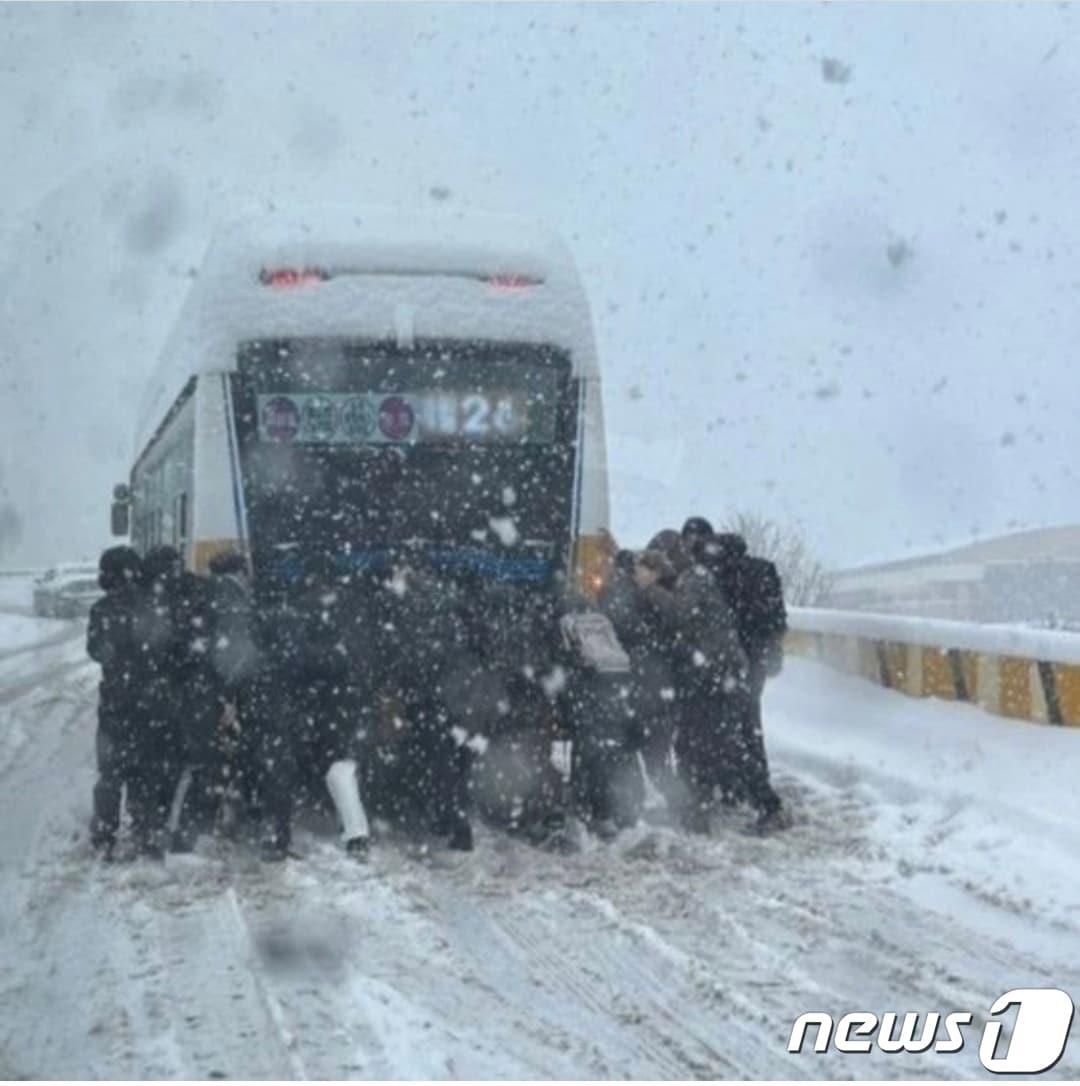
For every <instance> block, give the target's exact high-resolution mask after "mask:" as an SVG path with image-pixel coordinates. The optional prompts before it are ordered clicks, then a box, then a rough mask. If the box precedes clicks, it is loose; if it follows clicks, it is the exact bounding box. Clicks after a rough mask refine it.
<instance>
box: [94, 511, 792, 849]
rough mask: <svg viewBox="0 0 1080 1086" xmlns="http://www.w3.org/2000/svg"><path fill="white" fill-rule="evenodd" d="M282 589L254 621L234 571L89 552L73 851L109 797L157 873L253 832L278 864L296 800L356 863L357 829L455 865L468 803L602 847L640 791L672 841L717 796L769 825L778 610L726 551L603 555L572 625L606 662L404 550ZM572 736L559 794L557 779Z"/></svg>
mask: <svg viewBox="0 0 1080 1086" xmlns="http://www.w3.org/2000/svg"><path fill="white" fill-rule="evenodd" d="M294 572H295V575H294V576H292V577H290V578H288V579H286V581H285V582H283V583H282V585H281V587H280V590H279V591H276V592H274V593H272V594H267V593H265V592H264V593H263V594H262V595H261V596H260V598H259V600H258V604H257V605H256V602H255V599H254V597H253V593H252V585H251V583H250V578H249V575H248V564H247V561H246V559H245V558H243V557H242V556H241V555H239V554H236V553H232V552H229V553H222V554H219V555H217V556H216V557H215V558H214V559H213V560H212V561H211V562H210V566H209V573H208V575H207V576H198V575H196V574H194V573H192V572H190V571H188V570H187V569H185V568H184V565H183V562H182V560H181V557H180V555H179V554H178V553H177V551H176V550H175V549H173V548H171V547H167V546H159V547H155V548H153V549H151V550H150V551H148V552H147V553H146V554H145V555H142V556H140V555H139V554H138V553H136V551H134V550H133V549H132V548H130V547H126V546H120V547H112V548H109V549H108V550H107V551H105V553H104V554H103V555H102V558H101V562H100V575H99V579H100V583H101V587H102V588H103V590H104V595H103V597H102V598H101V599H100V600H99V601H98V602H97V603H96V604H95V605H94V607H93V609H92V611H91V614H90V621H89V625H88V629H87V648H88V652H89V655H90V656H91V657H92V658H93V659H94V660H96V661H98V663H99V664H100V665H101V669H102V681H101V685H100V691H99V710H98V732H97V761H98V778H97V782H96V784H95V787H94V795H93V816H92V820H91V827H90V837H91V842H92V844H93V846H94V848H95V849H97V850H99V851H100V853H101V854H102V855H103V856H105V857H111V856H113V855H114V851H115V849H116V847H117V841H118V838H119V834H120V826H121V808H122V804H123V802H124V796H126V804H127V811H128V816H129V821H130V827H131V831H130V842H131V846H132V849H133V851H134V852H135V853H136V854H139V855H144V856H149V857H155V858H160V857H163V856H164V855H165V853H166V852H167V851H170V850H172V851H189V850H191V849H192V848H194V846H195V844H196V841H197V839H198V837H199V836H200V835H202V834H210V833H221V832H229V833H241V832H248V833H250V834H251V836H252V838H253V840H254V841H255V842H256V844H257V847H258V849H259V851H260V855H261V856H262V857H263V859H265V860H281V859H284V858H285V857H286V856H288V855H289V854H290V848H291V843H292V825H293V820H294V814H295V812H296V811H297V810H298V809H299V808H301V807H303V806H307V805H312V806H323V807H326V808H327V809H328V810H329V811H330V812H332V813H333V814H334V815H335V816H336V818H337V821H338V824H339V827H340V828H341V832H342V841H343V844H344V848H345V849H346V850H347V852H349V853H350V854H352V855H354V856H357V857H360V858H362V857H364V856H365V855H366V854H367V851H368V848H369V843H370V837H371V832H372V831H371V826H372V822H373V820H375V819H377V820H378V821H379V822H380V823H382V822H386V823H389V824H393V825H396V826H399V827H402V828H404V830H405V831H406V832H408V833H409V834H411V835H420V836H424V837H427V836H430V835H436V836H441V837H443V838H445V840H446V843H447V845H448V846H449V847H450V848H453V849H459V850H463V851H468V850H471V848H472V847H473V829H472V818H473V812H474V810H475V809H479V810H480V811H481V813H483V814H484V815H485V816H487V817H489V818H491V819H494V820H497V821H500V822H501V823H502V824H503V825H505V826H507V827H508V828H510V829H511V830H515V829H525V830H527V831H535V830H536V828H537V827H541V828H542V829H543V830H545V831H546V830H548V829H550V828H551V827H552V826H558V825H560V824H562V822H563V821H564V819H565V817H566V816H567V815H576V816H578V817H580V818H582V819H583V820H584V821H585V823H586V824H587V825H588V826H590V827H591V828H592V829H594V830H595V831H596V832H597V833H599V834H601V835H609V834H611V833H614V832H617V830H618V828H619V826H626V825H631V824H633V823H634V822H636V821H637V819H638V818H639V817H640V814H641V811H642V806H643V804H644V802H645V798H646V793H647V789H648V783H651V785H652V787H653V789H654V790H655V791H656V792H657V793H658V794H659V795H660V796H662V797H663V799H664V800H665V801H666V805H667V807H668V808H669V810H670V811H671V812H672V813H673V815H674V816H675V817H676V818H677V819H678V820H679V822H680V823H681V824H682V825H683V826H684V827H685V828H686V829H688V830H690V831H694V832H707V831H708V826H709V818H710V814H711V812H712V809H713V806H714V804H715V803H717V802H720V803H726V804H737V803H743V802H745V803H748V804H750V805H751V806H752V807H753V808H754V809H755V810H756V811H757V813H758V822H757V825H759V826H760V827H761V828H763V829H767V828H775V827H778V826H781V825H782V824H783V822H784V813H783V811H782V806H781V802H780V799H779V797H778V796H777V794H776V792H775V791H774V790H773V788H772V786H771V784H770V781H769V773H768V765H767V760H766V756H765V748H764V743H763V739H762V729H761V695H762V691H763V688H764V684H765V680H766V679H767V678H768V676H770V675H772V674H775V673H776V672H777V671H778V670H779V666H780V659H781V651H782V650H781V640H782V637H783V633H784V630H785V614H784V605H783V596H782V592H781V585H780V581H779V578H778V576H777V574H776V570H775V568H774V567H773V565H772V564H771V563H769V562H767V561H765V560H763V559H759V558H754V557H751V556H749V555H748V554H747V553H746V546H745V543H744V542H743V541H742V540H741V538H740V537H738V536H733V535H724V534H717V533H714V532H713V530H712V528H711V527H710V525H709V524H708V522H707V521H705V520H704V519H702V518H691V519H690V520H688V521H687V522H686V524H685V525H684V527H683V529H682V531H681V532H678V531H674V530H667V531H663V532H660V533H659V534H658V535H657V536H656V537H655V538H654V539H653V540H652V541H651V542H650V544H649V545H648V547H647V548H645V550H643V551H642V552H640V553H635V552H630V551H619V552H618V553H617V554H614V555H613V561H612V568H611V570H610V577H609V578H608V579H607V584H606V587H605V589H604V591H603V593H602V595H601V597H600V599H599V600H598V601H595V602H594V603H593V604H591V605H590V608H589V609H590V612H591V613H590V616H589V617H590V618H591V619H594V620H596V621H597V622H599V623H601V624H602V625H603V626H604V627H605V628H606V629H607V630H608V631H609V632H610V634H611V635H612V640H613V643H614V644H615V658H616V659H617V661H618V664H617V666H614V667H597V665H596V663H595V660H593V661H591V662H590V659H589V658H588V654H586V655H585V656H584V657H583V656H582V654H581V653H580V652H578V651H576V649H575V647H574V646H573V645H572V644H571V643H570V641H569V640H568V639H567V637H566V636H565V631H566V629H567V626H566V623H565V622H560V618H561V617H563V618H565V615H566V613H567V612H568V611H570V610H573V611H576V612H580V611H581V610H582V609H583V607H584V604H583V601H582V600H575V601H574V602H573V604H572V605H571V604H569V603H567V604H560V603H559V602H558V601H557V600H555V599H554V598H553V597H550V596H545V595H544V594H538V593H533V594H532V595H531V596H529V597H528V599H529V600H530V602H529V604H528V606H523V605H522V600H523V599H526V596H524V595H523V594H522V593H521V592H520V591H516V590H515V589H516V588H517V586H506V585H497V584H490V583H485V582H484V581H483V579H482V578H481V577H480V576H479V575H476V574H471V575H465V574H460V573H458V574H449V573H446V572H445V571H437V570H435V569H434V568H431V567H430V566H425V564H424V561H423V559H422V558H421V557H420V556H419V555H416V554H412V553H409V552H408V551H405V550H403V551H401V552H399V553H397V554H395V555H393V556H391V557H389V558H388V561H387V563H386V564H385V565H383V566H378V567H373V568H366V569H364V568H357V567H356V566H351V567H346V566H343V565H342V563H341V561H340V558H338V557H334V556H330V555H323V556H318V555H316V556H311V557H309V558H308V559H307V560H306V561H305V562H304V563H303V564H302V566H301V568H299V569H298V570H296V571H294ZM560 612H562V615H560ZM560 630H561V631H562V635H561V636H560ZM567 739H568V740H570V743H571V748H570V749H571V750H572V752H573V757H572V762H571V772H570V788H569V789H567V788H566V787H564V786H563V785H564V784H565V780H564V777H563V775H562V773H560V772H559V771H558V770H557V769H556V768H555V767H554V765H553V762H552V748H553V744H554V743H555V742H557V741H559V740H567ZM647 782H648V783H647Z"/></svg>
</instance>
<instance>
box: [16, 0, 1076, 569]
mask: <svg viewBox="0 0 1080 1086" xmlns="http://www.w3.org/2000/svg"><path fill="white" fill-rule="evenodd" d="M1077 19H1078V13H1077V11H1076V10H1075V9H1073V8H1069V7H1066V6H1064V5H1039V6H1030V7H1026V6H1018V5H1014V6H1004V5H961V4H957V5H929V4H927V5H899V4H897V5H891V4H873V5H858V6H839V5H837V6H829V7H823V6H816V5H814V6H812V5H787V4H786V5H776V6H757V5H753V6H750V5H746V6H742V5H724V6H719V7H707V6H704V5H701V6H698V5H687V6H665V5H649V6H641V7H639V6H633V5H614V6H608V5H604V6H596V7H584V8H583V7H577V6H563V5H558V6H532V5H517V4H514V5H506V6H498V7H494V6H491V7H489V6H484V5H475V6H473V5H470V6H465V5H461V6H458V5H453V4H438V5H431V6H424V5H413V6H405V5H392V6H375V5H369V6H344V5H342V6H337V5H335V6H328V7H321V6H318V5H302V6H295V7H283V8H273V7H267V6H263V5H235V6H223V7H215V6H210V5H191V6H174V5H166V6H157V5H153V6H151V5H146V6H133V7H127V6H114V5H102V6H85V7H78V6H63V7H60V6H52V5H45V4H41V5H0V139H2V145H3V157H2V158H0V162H2V166H0V192H2V193H3V200H0V268H2V269H3V270H4V276H3V287H2V289H0V427H2V432H3V434H4V439H3V442H2V443H0V531H2V528H3V524H4V516H3V506H4V504H5V503H6V504H7V505H9V506H14V507H15V509H16V510H17V512H18V513H19V515H20V518H21V521H22V535H21V539H20V540H19V541H17V542H13V541H12V540H11V539H10V538H8V539H7V540H6V541H5V539H4V538H2V537H0V562H4V563H7V564H12V563H15V562H35V563H37V562H44V561H46V560H50V559H63V558H71V557H78V556H79V555H80V554H83V553H87V554H93V553H94V552H95V551H96V550H97V549H98V548H99V547H100V546H101V545H103V544H104V543H107V542H108V538H107V535H106V530H107V519H108V502H109V497H110V491H111V486H112V484H113V483H114V482H117V481H120V480H121V479H123V478H124V477H125V476H126V473H127V470H128V468H129V466H130V459H131V453H132V448H131V440H132V431H133V427H134V412H135V406H136V403H137V400H138V396H139V393H140V391H141V388H142V384H143V382H144V381H145V379H146V377H147V375H148V374H149V371H150V369H151V368H152V365H153V360H154V356H155V354H156V352H157V350H158V348H159V347H160V345H161V343H162V342H163V340H164V338H165V336H166V334H167V331H168V327H169V323H170V321H171V319H172V317H173V316H174V314H175V312H176V310H177V309H178V307H179V305H180V303H181V301H182V298H183V294H184V291H185V289H186V285H187V282H188V279H187V276H188V272H189V269H190V268H191V267H192V265H193V264H195V263H197V261H198V258H199V255H200V253H201V249H202V246H203V245H204V244H205V241H206V239H207V237H208V234H209V231H210V229H211V227H212V224H213V222H214V220H215V219H217V218H220V217H222V216H227V215H229V214H230V213H233V212H235V211H236V210H237V209H238V208H241V207H247V206H250V205H251V204H252V202H255V203H256V204H259V203H260V202H261V203H265V202H273V203H276V204H287V203H288V202H290V201H302V202H303V203H305V204H310V203H313V202H318V201H320V200H323V199H325V200H327V201H333V202H335V203H341V202H347V201H351V200H355V201H357V202H370V201H377V202H397V203H402V204H406V205H409V204H420V205H422V204H427V203H430V202H431V200H432V199H433V196H432V190H433V189H435V190H446V191H447V192H448V194H449V195H448V196H446V197H445V198H446V199H448V200H449V201H450V202H453V203H456V204H458V205H460V206H465V205H468V206H476V207H486V208H492V209H496V210H517V211H523V212H527V213H531V214H535V215H538V216H540V217H541V218H544V219H546V220H548V221H549V222H551V223H552V224H553V225H554V226H555V227H557V228H558V229H559V230H560V231H561V232H562V233H563V234H564V236H565V237H566V238H567V240H568V241H569V242H570V244H571V247H572V248H573V250H574V252H575V254H576V256H577V258H578V261H579V263H580V265H581V268H582V273H583V277H584V279H585V282H586V286H587V288H588V291H589V294H590V298H591V300H592V305H593V313H594V319H595V323H596V330H597V338H598V341H599V347H600V354H601V360H602V363H603V364H604V367H605V376H606V380H607V395H606V406H607V412H608V425H609V436H610V451H611V459H612V476H613V512H614V521H615V529H616V534H617V535H619V536H620V537H621V538H622V539H624V540H625V541H626V542H628V543H634V542H641V541H643V540H644V538H645V537H647V536H648V535H650V534H652V532H653V531H654V530H656V529H658V528H660V527H663V526H665V525H667V524H678V523H679V522H681V520H682V519H683V517H685V516H686V515H687V514H688V513H690V512H695V513H698V512H700V513H704V514H706V515H709V516H712V517H713V518H714V519H722V517H723V515H724V513H725V512H726V511H729V510H731V509H733V508H745V509H754V510H758V511H761V512H764V513H766V514H769V515H771V516H775V517H777V518H780V519H782V520H787V521H792V522H795V523H798V524H800V525H801V526H802V527H803V528H804V529H805V531H806V532H807V534H808V536H809V538H810V540H811V542H812V543H813V545H814V546H815V547H816V548H817V550H818V551H819V553H820V554H821V555H822V557H823V558H824V559H825V560H826V561H828V562H830V563H835V564H838V565H846V564H854V563H856V562H859V561H862V560H869V559H873V558H878V557H887V556H895V555H899V554H903V553H905V552H911V551H917V550H922V549H931V548H934V547H936V546H938V545H939V544H940V543H942V542H946V541H948V542H952V541H958V540H963V539H966V538H968V537H970V536H971V535H972V534H978V535H988V534H993V533H995V532H999V531H1006V530H1008V529H1010V528H1014V527H1020V526H1032V525H1037V524H1043V523H1062V522H1067V521H1072V520H1076V519H1077V512H1076V505H1077V502H1076V478H1075V476H1074V469H1073V466H1072V460H1073V455H1074V445H1073V438H1074V431H1075V422H1076V418H1077V407H1076V396H1075V390H1076V388H1077V381H1076V380H1075V379H1074V378H1073V368H1074V363H1073V354H1074V351H1075V350H1076V346H1075V345H1076V344H1077V343H1078V342H1080V307H1078V305H1077V302H1078V300H1080V267H1078V266H1077V239H1078V237H1080V201H1078V198H1077V192H1078V191H1080V189H1078V181H1080V177H1078V167H1080V139H1078V137H1077V123H1078V116H1080V115H1078V114H1077V112H1076V103H1077V102H1078V101H1080V40H1078V39H1077V35H1076V25H1077ZM826 58H834V59H836V60H838V61H840V62H842V64H844V65H847V66H849V67H850V69H851V70H850V78H849V79H848V81H847V82H843V83H841V82H832V81H828V80H826V79H825V78H824V77H823V66H822V62H823V60H824V59H826ZM900 243H903V244H902V245H901V244H900ZM890 245H893V246H894V249H893V255H894V258H896V257H897V255H898V253H899V254H900V255H901V256H902V259H900V260H899V263H897V264H894V263H893V262H892V261H890V259H889V255H888V250H889V247H890ZM901 250H902V252H901Z"/></svg>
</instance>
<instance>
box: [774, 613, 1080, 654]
mask: <svg viewBox="0 0 1080 1086" xmlns="http://www.w3.org/2000/svg"><path fill="white" fill-rule="evenodd" d="M788 625H789V626H790V627H791V628H792V629H793V630H801V631H804V632H806V633H822V634H838V635H841V636H845V637H866V638H872V639H874V640H878V641H898V642H902V643H904V644H907V645H931V646H936V647H937V648H942V649H968V650H970V651H973V652H984V653H988V654H990V655H992V656H1017V657H1022V658H1024V659H1028V660H1047V661H1052V662H1054V663H1059V664H1080V634H1075V633H1066V632H1064V631H1061V630H1033V629H1030V628H1028V627H1022V626H996V625H989V624H980V623H975V622H948V621H945V620H943V619H929V618H912V617H909V616H907V615H880V614H873V613H869V612H863V611H830V610H826V609H822V608H809V607H790V608H788Z"/></svg>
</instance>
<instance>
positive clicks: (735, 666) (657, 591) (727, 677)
mask: <svg viewBox="0 0 1080 1086" xmlns="http://www.w3.org/2000/svg"><path fill="white" fill-rule="evenodd" d="M642 595H643V597H644V599H645V600H646V601H647V602H648V603H649V605H650V606H651V607H652V608H653V609H654V612H655V614H656V615H657V619H658V621H659V623H660V626H661V628H662V629H664V631H665V632H666V634H667V636H668V638H669V639H670V644H671V646H672V658H673V664H674V669H675V673H676V676H677V679H678V681H679V683H680V685H681V686H682V687H683V689H684V690H685V689H686V688H687V687H689V686H701V685H703V684H705V685H716V684H719V685H721V686H725V687H726V686H730V685H731V684H732V683H743V682H745V680H746V678H747V674H748V668H747V658H746V653H745V651H744V649H743V647H742V644H741V642H740V639H739V631H738V626H737V624H736V618H735V612H734V610H733V609H732V607H731V604H730V603H729V601H728V597H727V594H726V593H725V591H724V588H723V585H722V584H721V582H720V581H719V580H718V579H717V578H716V577H715V576H713V574H712V573H711V572H710V571H709V570H708V569H706V568H705V567H704V566H702V565H700V564H694V565H692V566H690V568H689V569H687V570H685V571H684V572H683V573H681V574H680V575H679V577H678V579H677V580H676V582H675V586H674V588H673V589H671V590H668V589H665V588H662V587H660V586H659V585H652V586H650V587H649V588H646V589H643V590H642Z"/></svg>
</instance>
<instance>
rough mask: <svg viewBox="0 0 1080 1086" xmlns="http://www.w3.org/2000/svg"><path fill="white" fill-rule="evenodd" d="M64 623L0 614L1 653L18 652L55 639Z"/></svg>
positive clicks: (47, 619)
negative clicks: (52, 638)
mask: <svg viewBox="0 0 1080 1086" xmlns="http://www.w3.org/2000/svg"><path fill="white" fill-rule="evenodd" d="M64 625H65V624H64V623H62V622H58V621H56V620H54V619H49V618H29V617H27V616H26V615H12V614H6V613H4V612H0V653H8V652H13V651H15V652H17V651H18V650H20V649H24V648H29V647H30V646H31V645H36V644H38V643H39V642H42V641H46V640H48V639H49V638H51V637H55V636H56V633H57V631H58V630H61V629H63V627H64Z"/></svg>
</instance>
